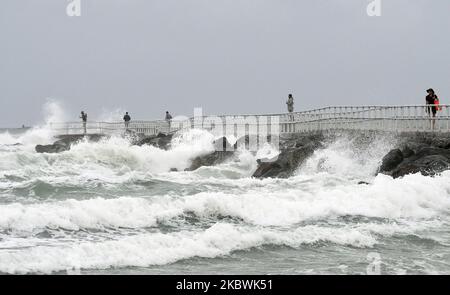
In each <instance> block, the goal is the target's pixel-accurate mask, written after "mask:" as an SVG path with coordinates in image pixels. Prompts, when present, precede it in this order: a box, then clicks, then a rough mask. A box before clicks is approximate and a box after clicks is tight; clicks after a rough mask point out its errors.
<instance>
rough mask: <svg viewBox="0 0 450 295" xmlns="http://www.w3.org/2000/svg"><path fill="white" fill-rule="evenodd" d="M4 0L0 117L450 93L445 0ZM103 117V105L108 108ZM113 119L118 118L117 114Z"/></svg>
mask: <svg viewBox="0 0 450 295" xmlns="http://www.w3.org/2000/svg"><path fill="white" fill-rule="evenodd" d="M370 2H371V0H370V1H369V0H308V1H306V0H81V16H79V17H69V16H67V14H66V6H67V5H68V4H69V1H66V0H39V1H36V0H1V3H0V38H1V39H0V40H1V41H0V42H1V44H0V126H3V127H13V126H18V125H22V124H27V125H30V124H35V123H38V122H40V121H42V119H43V118H42V112H41V109H42V105H43V104H44V103H45V100H46V98H48V97H51V98H53V99H56V100H58V101H60V102H62V103H63V104H64V107H65V109H66V112H67V113H68V114H70V115H72V114H73V117H71V118H69V119H77V116H78V113H79V111H80V110H82V109H83V110H86V111H87V112H88V113H89V115H90V117H91V118H98V117H100V116H101V115H102V113H105V112H108V111H112V110H116V109H119V108H120V109H124V110H128V111H129V112H131V114H132V116H133V117H134V118H136V119H137V118H139V119H153V118H161V117H163V116H164V112H165V111H166V110H170V111H171V112H172V113H173V114H174V115H188V116H189V115H192V113H193V108H194V107H203V109H204V111H205V112H206V113H208V114H223V113H224V114H226V113H267V112H270V113H274V112H284V111H285V108H286V104H285V101H286V99H287V94H288V93H293V94H294V98H295V101H296V105H295V107H296V110H305V109H311V108H316V107H322V106H328V105H356V104H358V105H359V104H419V103H422V102H423V101H424V96H425V91H424V90H425V89H427V88H428V87H434V88H435V89H436V90H437V92H438V95H439V96H440V97H441V102H442V103H449V102H450V101H449V100H450V34H449V33H450V18H449V17H448V16H449V13H450V1H449V0H432V1H430V0H382V15H381V16H380V17H369V16H368V15H367V14H366V7H367V5H368V4H369V3H370ZM103 116H104V114H103ZM119 119H120V118H119Z"/></svg>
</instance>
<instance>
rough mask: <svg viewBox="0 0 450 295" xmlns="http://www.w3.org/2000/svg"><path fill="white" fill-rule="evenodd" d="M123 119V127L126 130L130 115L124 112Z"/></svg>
mask: <svg viewBox="0 0 450 295" xmlns="http://www.w3.org/2000/svg"><path fill="white" fill-rule="evenodd" d="M123 120H124V121H125V129H126V130H128V126H129V125H130V121H131V117H130V115H129V114H128V112H126V113H125V116H123Z"/></svg>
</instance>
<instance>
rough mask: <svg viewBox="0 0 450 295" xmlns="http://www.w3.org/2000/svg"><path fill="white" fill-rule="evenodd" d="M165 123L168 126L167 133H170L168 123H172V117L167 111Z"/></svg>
mask: <svg viewBox="0 0 450 295" xmlns="http://www.w3.org/2000/svg"><path fill="white" fill-rule="evenodd" d="M165 119H166V121H167V123H168V124H169V132H170V121H172V115H171V114H169V111H167V112H166V118H165Z"/></svg>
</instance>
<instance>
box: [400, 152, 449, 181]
mask: <svg viewBox="0 0 450 295" xmlns="http://www.w3.org/2000/svg"><path fill="white" fill-rule="evenodd" d="M449 168H450V159H449V158H447V157H445V156H443V155H429V156H424V157H421V158H419V159H417V160H415V161H406V162H405V163H402V164H400V165H399V166H398V167H397V168H396V169H395V170H394V171H393V172H392V177H394V178H399V177H402V176H405V175H408V174H414V173H421V174H422V175H425V176H432V175H435V174H438V173H441V172H442V171H445V170H448V169H449Z"/></svg>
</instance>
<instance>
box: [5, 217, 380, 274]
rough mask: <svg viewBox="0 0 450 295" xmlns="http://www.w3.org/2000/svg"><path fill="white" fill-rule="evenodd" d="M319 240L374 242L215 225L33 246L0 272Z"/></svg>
mask: <svg viewBox="0 0 450 295" xmlns="http://www.w3.org/2000/svg"><path fill="white" fill-rule="evenodd" d="M320 241H322V242H331V243H336V244H342V245H352V246H354V247H371V246H373V245H374V244H375V243H376V240H375V239H374V238H373V237H372V236H371V234H370V233H365V232H362V231H359V230H357V229H351V228H340V229H334V228H323V227H317V226H305V227H301V228H298V229H296V230H294V231H274V230H270V229H254V228H248V227H245V226H241V227H237V226H235V225H231V224H226V223H217V224H216V225H214V226H212V227H210V228H209V229H207V230H205V231H180V232H174V233H168V234H163V233H155V234H140V235H135V236H130V237H122V238H120V239H116V240H111V241H103V242H83V243H77V244H72V245H68V246H67V247H57V248H55V247H48V246H36V247H31V248H27V249H23V250H20V251H17V250H10V251H2V252H0V261H1V263H0V272H5V273H19V274H23V273H51V272H53V271H61V270H67V269H74V268H75V269H80V268H81V269H89V268H95V269H106V268H110V267H125V266H137V267H145V266H149V265H162V264H168V263H173V262H176V261H179V260H181V259H187V258H191V257H196V256H197V257H206V258H214V257H219V256H223V255H227V254H230V253H231V252H232V251H236V250H245V249H249V248H253V247H259V246H262V245H267V244H270V245H286V246H290V247H298V246H300V245H302V244H314V243H317V242H320ZM100 253H101V254H100Z"/></svg>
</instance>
